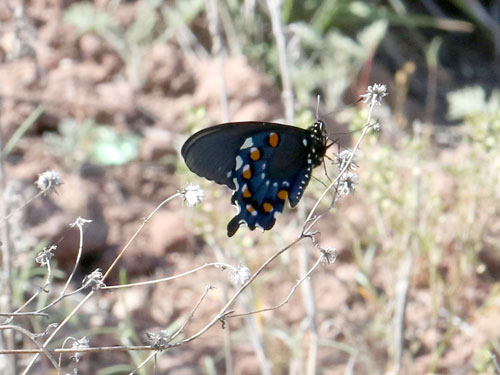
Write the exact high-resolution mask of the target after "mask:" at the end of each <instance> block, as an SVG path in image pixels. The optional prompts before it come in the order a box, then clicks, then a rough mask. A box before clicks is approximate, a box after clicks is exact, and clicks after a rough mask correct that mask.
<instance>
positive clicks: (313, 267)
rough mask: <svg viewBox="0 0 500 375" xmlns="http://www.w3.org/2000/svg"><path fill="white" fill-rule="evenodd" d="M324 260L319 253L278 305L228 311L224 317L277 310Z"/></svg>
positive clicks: (323, 256)
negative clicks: (240, 311)
mask: <svg viewBox="0 0 500 375" xmlns="http://www.w3.org/2000/svg"><path fill="white" fill-rule="evenodd" d="M323 261H325V255H324V254H323V253H321V256H320V257H319V258H318V260H317V261H316V263H314V265H313V266H312V267H311V268H310V269H309V271H307V272H306V274H305V275H304V276H303V277H302V278H301V279H300V280H297V282H296V283H295V285H294V286H293V287H292V289H291V290H290V292H289V293H288V295H287V296H286V298H285V299H284V300H283V301H282V302H281V303H279V304H278V305H276V306H273V307H267V308H264V309H259V310H255V311H249V312H245V313H240V314H235V313H228V314H226V315H225V317H226V318H236V317H238V316H246V315H253V314H258V313H262V312H265V311H272V310H277V309H279V308H280V307H282V306H283V305H286V304H287V303H288V301H290V298H291V297H292V296H293V294H294V293H295V290H296V289H297V288H298V287H299V286H300V285H301V284H302V283H303V282H304V281H305V280H307V279H308V278H309V277H310V276H311V274H312V273H313V272H314V270H316V268H318V266H319V265H320V264H321V262H323Z"/></svg>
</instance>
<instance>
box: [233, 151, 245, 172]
mask: <svg viewBox="0 0 500 375" xmlns="http://www.w3.org/2000/svg"><path fill="white" fill-rule="evenodd" d="M242 165H243V159H242V158H241V156H240V155H238V156H236V167H235V168H234V170H235V171H237V170H238V169H240V168H241V166H242Z"/></svg>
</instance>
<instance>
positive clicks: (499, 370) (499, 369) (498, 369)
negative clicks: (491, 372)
mask: <svg viewBox="0 0 500 375" xmlns="http://www.w3.org/2000/svg"><path fill="white" fill-rule="evenodd" d="M489 353H490V357H491V360H492V361H493V366H494V367H495V372H496V373H497V375H500V365H498V360H497V356H496V355H495V354H493V353H492V352H489Z"/></svg>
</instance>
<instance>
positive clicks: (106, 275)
mask: <svg viewBox="0 0 500 375" xmlns="http://www.w3.org/2000/svg"><path fill="white" fill-rule="evenodd" d="M180 196H181V194H180V193H176V194H174V195H172V196H171V197H168V198H167V199H165V200H164V201H163V202H161V203H160V204H159V205H158V206H157V207H156V208H155V209H154V210H153V212H151V213H150V214H149V216H148V217H147V218H146V219H144V221H143V222H142V224H141V226H140V227H139V228H138V229H137V230H136V232H135V233H134V234H133V236H132V237H131V238H130V239H129V240H128V242H127V243H126V244H125V246H124V247H123V249H122V250H121V251H120V253H119V254H118V256H117V257H116V258H115V260H114V261H113V263H111V265H110V266H109V267H108V270H107V271H106V273H105V274H104V276H103V278H102V281H104V280H106V278H107V277H108V276H109V274H110V272H111V271H112V270H113V269H114V268H115V266H116V263H118V261H119V260H120V259H121V257H122V256H123V254H125V251H127V249H128V248H129V247H130V245H131V244H132V242H133V241H134V240H135V239H136V237H137V236H138V235H139V233H140V232H141V231H142V228H144V226H145V225H146V224H147V223H148V221H149V220H151V218H152V217H153V215H154V214H155V213H156V212H157V211H158V210H159V209H160V208H161V207H162V206H163V205H164V204H166V203H167V202H169V201H170V200H172V199H174V198H177V197H180Z"/></svg>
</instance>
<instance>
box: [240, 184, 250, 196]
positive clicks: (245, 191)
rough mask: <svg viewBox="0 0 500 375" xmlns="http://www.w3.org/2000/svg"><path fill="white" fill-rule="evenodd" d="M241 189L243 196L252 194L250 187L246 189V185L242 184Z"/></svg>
mask: <svg viewBox="0 0 500 375" xmlns="http://www.w3.org/2000/svg"><path fill="white" fill-rule="evenodd" d="M241 190H242V192H243V198H250V197H251V196H252V193H250V189H248V186H247V185H243V188H242V189H241Z"/></svg>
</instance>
